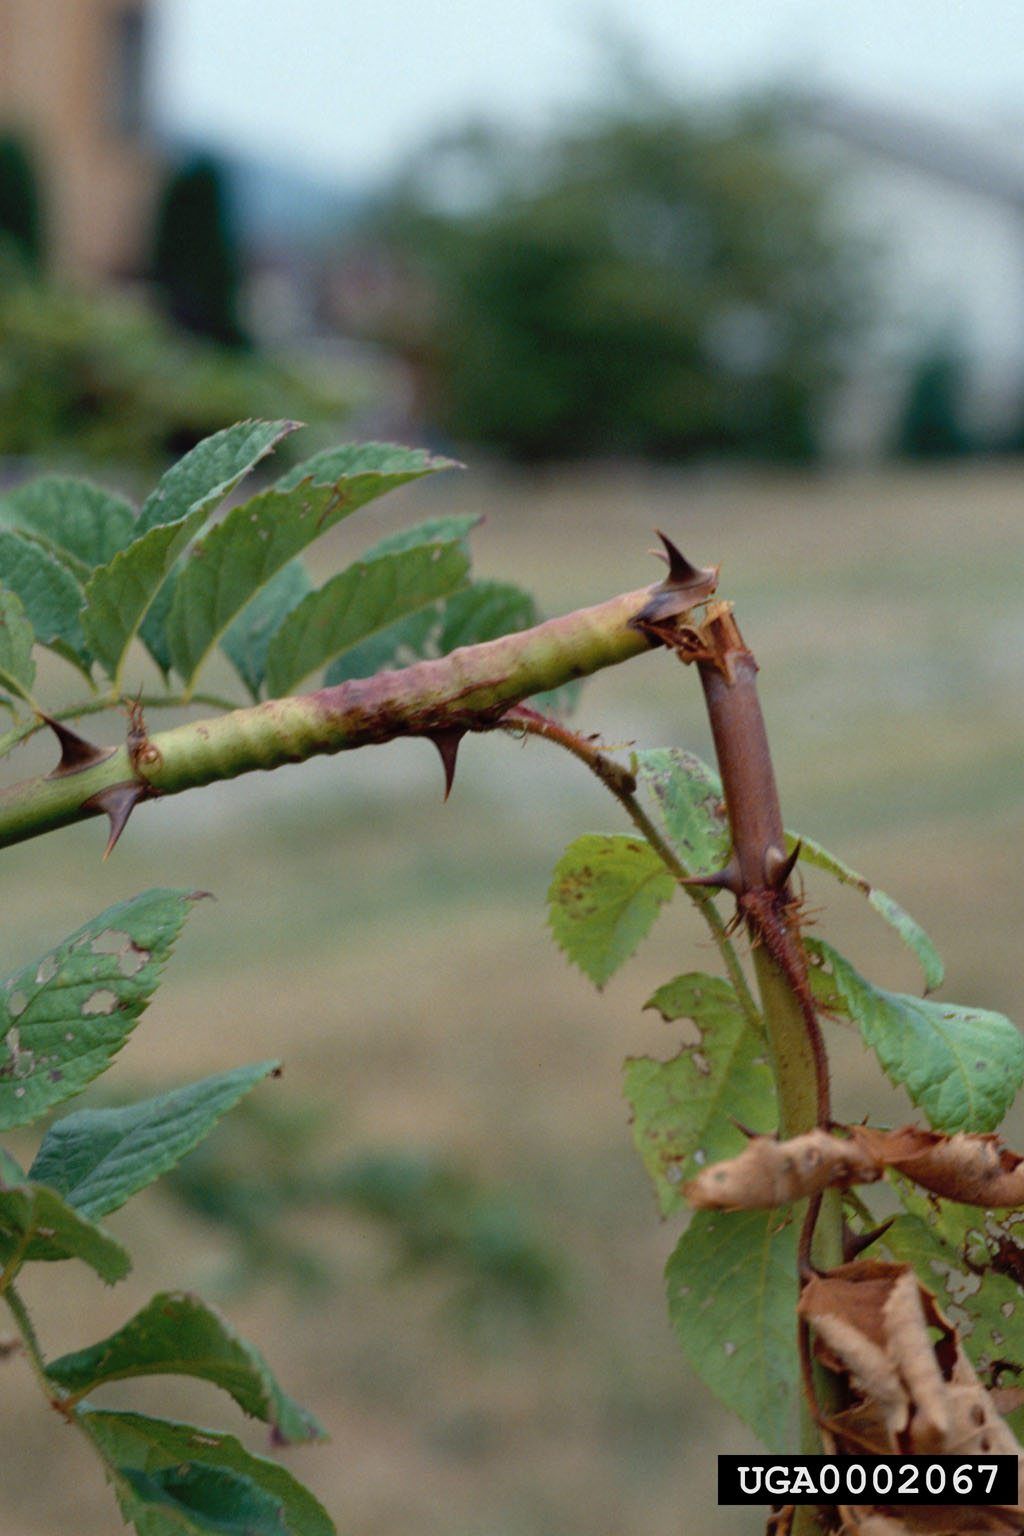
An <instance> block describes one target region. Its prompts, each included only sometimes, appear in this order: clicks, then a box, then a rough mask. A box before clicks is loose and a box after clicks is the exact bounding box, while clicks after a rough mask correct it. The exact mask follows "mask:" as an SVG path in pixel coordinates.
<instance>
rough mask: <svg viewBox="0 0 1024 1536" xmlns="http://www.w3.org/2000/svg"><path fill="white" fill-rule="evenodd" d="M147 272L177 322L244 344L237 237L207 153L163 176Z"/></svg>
mask: <svg viewBox="0 0 1024 1536" xmlns="http://www.w3.org/2000/svg"><path fill="white" fill-rule="evenodd" d="M152 275H153V281H154V282H155V284H156V287H157V290H158V293H159V296H160V300H161V303H162V305H163V308H164V309H165V311H166V313H167V314H168V315H169V317H170V318H171V319H172V320H174V321H176V322H177V324H179V325H182V326H184V327H185V329H186V330H189V331H193V332H194V333H195V334H196V335H199V336H205V337H207V338H208V339H209V340H211V341H218V342H220V343H221V344H222V345H224V346H229V347H237V346H244V345H245V344H246V337H245V334H244V332H243V330H242V326H241V323H240V320H239V289H240V286H241V275H242V266H241V258H240V255H239V250H238V242H237V238H236V236H235V232H234V229H233V228H232V223H231V218H230V214H229V209H228V199H227V193H226V189H225V185H224V178H223V175H222V174H221V170H220V168H219V166H218V165H217V163H216V161H214V160H212V159H211V158H210V157H209V156H207V155H197V156H196V157H195V158H194V159H191V160H189V161H187V162H186V163H185V164H184V165H181V166H179V167H178V168H177V169H176V170H174V171H172V172H171V174H170V176H169V178H168V180H167V184H166V186H165V187H164V190H163V194H162V196H161V198H160V200H159V203H158V205H157V211H156V220H155V225H154V232H153V261H152Z"/></svg>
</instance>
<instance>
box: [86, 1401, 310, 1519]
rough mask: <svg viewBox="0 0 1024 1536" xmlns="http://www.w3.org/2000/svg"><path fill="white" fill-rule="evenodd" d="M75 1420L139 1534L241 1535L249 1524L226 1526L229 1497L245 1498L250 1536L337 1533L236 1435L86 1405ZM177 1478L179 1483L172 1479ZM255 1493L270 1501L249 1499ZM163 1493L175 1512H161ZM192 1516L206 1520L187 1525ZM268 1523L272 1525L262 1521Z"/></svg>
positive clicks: (297, 1487)
mask: <svg viewBox="0 0 1024 1536" xmlns="http://www.w3.org/2000/svg"><path fill="white" fill-rule="evenodd" d="M77 1419H78V1422H79V1423H80V1424H81V1426H82V1428H83V1429H84V1430H85V1432H86V1434H87V1435H88V1436H89V1438H90V1439H91V1440H92V1442H93V1444H94V1445H95V1447H96V1449H97V1450H98V1451H99V1453H100V1455H101V1457H102V1458H103V1460H104V1462H105V1463H106V1466H107V1470H108V1475H109V1476H110V1478H111V1481H112V1482H113V1484H114V1488H115V1491H116V1493H117V1497H118V1502H119V1503H120V1505H121V1510H122V1513H123V1514H124V1517H125V1519H126V1520H131V1521H132V1522H133V1523H134V1524H135V1527H136V1529H137V1530H138V1531H139V1532H140V1536H182V1533H183V1532H190V1531H199V1532H206V1531H211V1530H212V1531H232V1530H236V1531H238V1532H239V1536H241V1533H242V1532H244V1531H245V1530H246V1529H247V1527H246V1526H244V1525H243V1526H242V1527H241V1528H239V1527H237V1526H234V1525H230V1524H229V1525H225V1524H224V1523H223V1522H224V1520H225V1519H233V1518H234V1515H233V1513H232V1511H234V1510H235V1508H236V1507H237V1506H236V1504H235V1502H234V1500H235V1497H236V1496H237V1495H238V1494H239V1493H241V1494H244V1495H245V1498H244V1500H243V1501H242V1504H241V1509H242V1513H243V1516H244V1518H246V1519H248V1520H250V1522H251V1521H256V1522H257V1523H255V1524H250V1525H249V1527H248V1529H249V1530H250V1531H251V1533H252V1536H280V1533H281V1532H284V1536H335V1531H334V1526H333V1524H332V1522H331V1520H330V1517H329V1516H328V1514H327V1512H326V1510H324V1509H323V1507H322V1506H321V1505H320V1504H319V1503H318V1502H317V1500H316V1499H315V1498H314V1497H313V1495H312V1494H311V1493H310V1492H309V1491H308V1490H307V1489H305V1488H303V1487H302V1485H301V1483H298V1482H296V1480H295V1478H294V1477H293V1476H292V1475H291V1473H290V1472H287V1471H286V1470H285V1469H284V1467H280V1466H278V1465H277V1463H276V1462H273V1461H268V1460H267V1459H266V1458H265V1457H262V1456H254V1455H253V1454H252V1453H251V1452H250V1451H247V1450H245V1448H244V1447H243V1446H242V1445H241V1444H239V1442H238V1441H237V1440H236V1439H235V1438H234V1436H233V1435H223V1434H219V1433H218V1432H217V1431H215V1430H209V1429H196V1428H195V1427H194V1426H193V1425H191V1424H176V1423H173V1422H171V1421H169V1420H167V1419H155V1418H150V1417H149V1416H148V1415H146V1414H142V1413H110V1412H103V1411H101V1410H99V1409H96V1408H88V1407H86V1406H85V1405H82V1406H81V1407H80V1408H79V1409H78V1411H77ZM214 1472H219V1473H221V1474H222V1479H221V1481H220V1482H219V1484H218V1483H217V1482H216V1481H212V1480H210V1479H211V1475H212V1473H214ZM142 1478H145V1479H148V1480H149V1481H150V1482H152V1483H154V1484H155V1485H156V1488H157V1490H158V1495H157V1496H153V1495H152V1494H151V1493H150V1492H149V1490H147V1489H146V1488H145V1485H144V1484H143V1483H142V1482H141V1481H140V1479H142ZM176 1478H177V1479H184V1482H182V1481H178V1482H175V1479H176ZM203 1478H206V1479H207V1480H208V1481H207V1482H206V1484H205V1491H204V1492H197V1489H202V1488H203V1483H202V1479H203ZM253 1488H255V1489H256V1490H258V1491H259V1492H260V1493H261V1494H263V1495H264V1496H265V1500H267V1501H269V1502H262V1503H258V1502H257V1501H256V1500H254V1499H253V1497H252V1493H251V1490H252V1489H253ZM218 1489H219V1490H221V1491H220V1492H218ZM176 1490H177V1491H176ZM165 1494H166V1495H167V1496H168V1498H174V1499H175V1502H176V1503H177V1504H178V1509H177V1510H174V1507H173V1504H169V1505H165V1506H164V1508H163V1509H161V1506H160V1497H161V1496H163V1495H165ZM214 1498H216V1499H217V1500H218V1501H219V1500H222V1499H225V1498H226V1499H227V1502H226V1503H225V1502H216V1503H214V1505H213V1507H212V1508H211V1503H210V1500H211V1499H214ZM189 1500H191V1502H192V1509H191V1511H190V1510H189ZM271 1508H273V1515H271V1513H270V1510H271ZM168 1509H169V1510H170V1511H171V1512H170V1513H167V1512H166V1511H167V1510H168ZM196 1519H205V1520H206V1522H207V1523H206V1524H205V1525H203V1524H188V1523H186V1522H187V1521H189V1520H193V1521H194V1520H196ZM216 1519H220V1521H221V1523H220V1524H219V1525H217V1524H211V1523H210V1522H211V1521H212V1520H216ZM272 1519H273V1520H276V1522H277V1524H276V1526H275V1525H274V1524H272V1523H271V1524H269V1525H267V1524H263V1525H261V1524H260V1523H259V1522H260V1521H269V1520H272Z"/></svg>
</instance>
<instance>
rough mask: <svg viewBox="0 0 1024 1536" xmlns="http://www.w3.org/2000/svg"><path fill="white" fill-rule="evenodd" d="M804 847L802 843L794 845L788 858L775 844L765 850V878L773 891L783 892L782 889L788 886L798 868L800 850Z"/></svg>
mask: <svg viewBox="0 0 1024 1536" xmlns="http://www.w3.org/2000/svg"><path fill="white" fill-rule="evenodd" d="M802 847H803V844H802V843H800V842H797V843H796V844H794V847H793V851H792V853H791V854H789V855H788V857H787V855H786V854H784V853H783V852H782V849H781V848H776V847H775V845H774V843H773V844H772V846H771V847H770V848H766V849H765V854H764V878H765V880H766V881H767V883H768V884H769V885H770V886H771V888H772V890H775V891H781V889H782V887H783V886H784V885H785V884H786V882H787V880H788V879H789V877H790V875H791V874H792V873H793V870H794V869H795V868H796V861H797V859H798V858H799V857H800V849H801V848H802Z"/></svg>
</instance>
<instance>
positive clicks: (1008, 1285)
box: [883, 1180, 1024, 1435]
mask: <svg viewBox="0 0 1024 1536" xmlns="http://www.w3.org/2000/svg"><path fill="white" fill-rule="evenodd" d="M897 1188H898V1192H899V1196H900V1199H901V1201H902V1202H903V1205H904V1207H905V1214H904V1215H902V1216H897V1218H896V1220H895V1221H894V1222H893V1223H892V1225H891V1226H890V1227H889V1228H888V1229H887V1230H886V1232H885V1234H884V1239H883V1242H884V1246H885V1247H886V1248H887V1249H888V1250H889V1252H890V1253H891V1254H892V1256H893V1258H895V1259H897V1260H900V1261H902V1262H903V1263H905V1264H911V1265H913V1267H914V1270H915V1272H916V1274H917V1276H918V1279H919V1280H920V1281H921V1283H922V1284H923V1285H925V1286H927V1287H928V1289H929V1290H931V1291H934V1292H935V1295H936V1297H937V1299H938V1302H939V1305H940V1307H941V1308H942V1310H943V1312H945V1313H946V1315H947V1316H948V1317H949V1318H950V1320H951V1321H952V1322H954V1323H955V1324H956V1326H957V1330H958V1332H959V1334H960V1338H961V1340H962V1342H963V1345H964V1348H965V1349H966V1350H967V1353H968V1355H969V1356H970V1358H971V1360H972V1362H973V1363H974V1365H975V1367H976V1369H977V1370H979V1371H982V1372H986V1371H988V1370H990V1369H991V1367H992V1365H993V1363H994V1362H995V1361H997V1360H1011V1361H1020V1360H1021V1359H1024V1230H1022V1227H1021V1222H1022V1215H1021V1213H1020V1212H1019V1211H1017V1212H1014V1213H1012V1214H1009V1215H1004V1216H1001V1217H996V1216H994V1215H993V1214H992V1213H991V1212H986V1211H981V1210H978V1209H977V1207H974V1206H965V1205H957V1204H954V1203H953V1202H951V1201H949V1200H941V1201H937V1200H934V1199H931V1198H930V1197H929V1196H927V1195H924V1194H922V1193H921V1192H920V1191H918V1190H915V1189H913V1188H911V1187H909V1186H905V1185H904V1184H903V1182H902V1180H900V1181H897ZM1009 1422H1010V1424H1011V1426H1012V1427H1013V1428H1014V1430H1015V1431H1016V1433H1017V1434H1018V1435H1019V1434H1020V1432H1021V1430H1022V1428H1024V1409H1018V1410H1017V1412H1016V1413H1015V1414H1013V1415H1011V1416H1010V1419H1009Z"/></svg>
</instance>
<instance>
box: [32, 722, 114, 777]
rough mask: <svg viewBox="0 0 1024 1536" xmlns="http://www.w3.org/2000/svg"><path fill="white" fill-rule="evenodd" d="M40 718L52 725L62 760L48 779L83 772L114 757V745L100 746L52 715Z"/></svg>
mask: <svg viewBox="0 0 1024 1536" xmlns="http://www.w3.org/2000/svg"><path fill="white" fill-rule="evenodd" d="M39 718H40V719H41V720H43V721H44V722H45V723H46V724H47V725H48V726H49V727H50V730H51V731H52V732H53V734H54V735H55V736H56V738H57V742H58V744H59V746H60V762H59V763H58V764H57V766H56V768H53V769H51V771H50V772H49V773H48V774H47V775H46V777H47V778H48V779H63V778H67V776H68V774H71V773H81V772H82V770H83V768H94V767H95V766H96V764H97V763H105V762H106V760H107V758H108V757H113V755H114V752H115V750H116V749H115V748H114V747H98V746H97V745H96V743H95V742H94V741H86V739H85V737H84V736H79V734H78V732H77V731H73V730H72V729H71V727H70V726H67V725H63V724H62V723H61V721H59V720H54V718H53V716H52V715H42V714H41V715H40V717H39Z"/></svg>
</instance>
